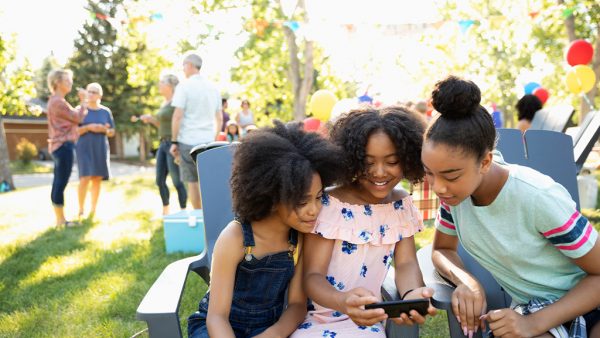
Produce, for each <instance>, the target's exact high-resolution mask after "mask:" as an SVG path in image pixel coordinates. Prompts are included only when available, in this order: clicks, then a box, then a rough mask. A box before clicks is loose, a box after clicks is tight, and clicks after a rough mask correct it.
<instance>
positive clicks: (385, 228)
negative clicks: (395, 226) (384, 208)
mask: <svg viewBox="0 0 600 338" xmlns="http://www.w3.org/2000/svg"><path fill="white" fill-rule="evenodd" d="M389 229H390V226H389V225H387V224H382V225H380V226H379V234H380V235H381V237H385V232H386V231H388V230H389Z"/></svg>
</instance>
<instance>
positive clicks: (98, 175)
mask: <svg viewBox="0 0 600 338" xmlns="http://www.w3.org/2000/svg"><path fill="white" fill-rule="evenodd" d="M86 90H87V93H88V98H89V105H88V114H87V115H86V117H85V119H84V120H83V122H82V123H81V125H80V126H79V141H78V142H77V147H76V153H77V167H78V169H79V216H80V217H81V216H83V212H84V206H85V198H86V195H87V191H88V186H89V184H90V182H91V185H92V188H91V196H92V206H91V209H90V214H89V218H92V217H93V216H94V214H95V213H96V205H97V204H98V197H99V196H100V183H101V182H102V180H108V178H109V176H110V149H109V146H108V138H109V137H112V136H114V134H115V122H114V120H113V116H112V113H111V111H110V109H109V108H108V107H105V106H103V105H101V104H100V100H101V99H102V94H103V93H102V86H100V84H98V83H95V82H93V83H90V84H88V85H87V88H86Z"/></svg>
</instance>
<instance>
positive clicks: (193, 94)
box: [171, 53, 223, 209]
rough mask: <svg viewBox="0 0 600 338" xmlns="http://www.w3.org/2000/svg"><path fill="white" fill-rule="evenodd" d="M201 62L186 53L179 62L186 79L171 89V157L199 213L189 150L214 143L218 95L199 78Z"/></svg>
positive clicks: (219, 117)
mask: <svg viewBox="0 0 600 338" xmlns="http://www.w3.org/2000/svg"><path fill="white" fill-rule="evenodd" d="M200 68H202V58H200V56H198V55H197V54H194V53H190V54H187V55H186V56H185V58H184V59H183V72H184V74H185V77H186V78H187V79H186V80H185V81H183V82H182V83H180V84H179V85H178V86H177V87H176V88H175V94H174V95H173V101H172V103H171V105H172V106H173V107H175V111H174V112H173V123H172V125H171V129H172V135H171V137H172V142H171V154H173V156H174V157H175V158H179V159H180V163H179V171H180V173H181V175H180V176H181V180H182V181H184V182H187V188H188V189H187V191H188V196H189V197H190V202H191V203H192V207H193V208H194V209H201V208H202V202H201V200H200V186H199V183H198V172H197V171H196V165H195V164H194V161H193V160H192V157H191V156H190V150H192V148H193V147H194V146H196V145H198V144H202V143H208V142H211V141H214V140H215V139H216V137H217V135H218V133H219V131H220V129H221V124H222V123H223V122H222V121H223V116H222V115H221V94H220V93H219V90H218V89H217V87H216V86H215V85H214V84H213V83H211V82H210V81H208V80H207V79H206V78H204V77H203V76H202V75H200Z"/></svg>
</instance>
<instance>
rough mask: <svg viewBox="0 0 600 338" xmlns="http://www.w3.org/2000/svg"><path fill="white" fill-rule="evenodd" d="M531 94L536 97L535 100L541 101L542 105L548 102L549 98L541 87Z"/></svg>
mask: <svg viewBox="0 0 600 338" xmlns="http://www.w3.org/2000/svg"><path fill="white" fill-rule="evenodd" d="M532 94H533V95H535V96H537V98H538V99H540V101H542V104H544V103H546V101H548V96H550V94H549V93H548V91H547V90H546V89H544V88H542V87H539V88H536V89H535V90H534V91H533V93H532Z"/></svg>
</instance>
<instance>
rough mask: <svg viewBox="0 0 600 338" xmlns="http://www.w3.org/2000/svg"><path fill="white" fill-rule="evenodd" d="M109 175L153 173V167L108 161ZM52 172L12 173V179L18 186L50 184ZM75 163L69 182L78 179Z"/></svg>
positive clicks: (51, 164)
mask: <svg viewBox="0 0 600 338" xmlns="http://www.w3.org/2000/svg"><path fill="white" fill-rule="evenodd" d="M39 163H40V164H43V165H48V166H50V167H52V166H53V163H52V162H49V161H46V162H39ZM110 173H111V177H119V176H127V175H134V174H144V173H148V174H149V173H154V167H144V166H140V165H131V164H125V163H120V162H115V161H110ZM52 176H53V174H52V173H49V174H24V175H13V181H14V183H15V186H16V187H17V189H18V188H29V187H38V186H43V185H52ZM78 180H79V175H78V174H77V165H76V164H75V165H73V172H72V173H71V178H70V179H69V182H73V181H78Z"/></svg>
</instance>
